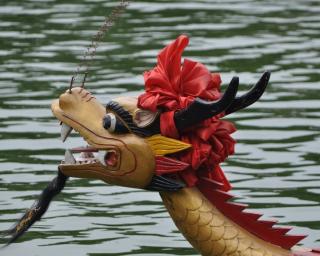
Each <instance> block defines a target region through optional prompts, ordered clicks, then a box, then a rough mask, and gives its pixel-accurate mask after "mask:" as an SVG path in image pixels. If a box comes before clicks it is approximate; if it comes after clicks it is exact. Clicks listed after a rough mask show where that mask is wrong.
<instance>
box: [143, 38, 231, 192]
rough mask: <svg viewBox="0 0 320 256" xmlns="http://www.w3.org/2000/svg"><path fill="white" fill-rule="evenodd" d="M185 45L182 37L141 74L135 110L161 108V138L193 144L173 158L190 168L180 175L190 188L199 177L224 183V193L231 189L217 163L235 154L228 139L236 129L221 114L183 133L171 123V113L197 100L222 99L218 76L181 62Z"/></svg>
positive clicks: (189, 61) (187, 41)
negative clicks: (142, 87) (142, 82)
mask: <svg viewBox="0 0 320 256" xmlns="http://www.w3.org/2000/svg"><path fill="white" fill-rule="evenodd" d="M188 43H189V39H188V37H187V36H185V35H181V36H179V37H178V38H177V39H176V40H175V41H173V42H172V43H171V44H169V45H168V46H166V47H165V48H164V49H163V50H162V51H161V52H160V53H159V55H158V63H157V65H156V67H155V68H154V69H152V70H150V71H147V72H145V73H144V80H145V93H144V94H142V95H140V96H139V98H138V107H139V108H142V109H148V110H151V111H154V112H155V111H157V110H158V109H160V110H161V111H162V114H161V117H160V123H161V125H160V129H161V133H162V135H164V136H167V137H171V138H176V139H180V140H182V141H184V142H187V143H190V144H192V149H190V150H187V151H185V152H181V153H178V154H175V156H174V157H176V158H178V159H179V160H181V161H183V162H186V163H189V164H190V165H191V168H189V169H187V170H185V171H183V172H181V173H180V174H179V175H181V177H182V178H183V179H184V181H185V182H186V183H187V184H188V185H189V186H194V185H195V184H196V182H197V180H198V177H199V175H201V176H205V177H208V178H211V179H214V180H216V181H218V182H221V183H223V184H224V190H226V191H227V190H229V189H230V188H231V186H230V184H229V182H228V180H227V179H226V177H225V176H224V173H223V171H222V170H221V168H220V167H219V163H221V162H223V161H224V160H225V159H226V157H227V156H228V155H230V154H233V153H234V144H235V141H234V140H233V139H232V138H231V136H230V134H231V133H233V132H234V131H235V130H236V129H235V127H234V126H233V124H231V123H229V122H227V121H223V120H220V119H219V118H221V117H222V115H218V116H214V117H212V118H209V119H207V120H205V121H203V122H202V123H200V124H198V125H196V126H193V127H191V128H189V129H186V131H184V132H183V133H182V134H179V133H178V131H177V129H176V127H175V124H174V119H173V116H174V112H175V111H177V110H180V109H183V108H185V107H187V106H188V105H189V104H190V103H191V102H192V101H193V100H194V99H195V98H196V97H199V98H201V99H204V100H207V101H213V100H217V99H219V98H220V96H221V95H220V84H221V78H220V75H219V74H217V73H213V74H211V73H210V72H209V70H208V69H207V68H206V67H205V66H204V65H203V64H201V63H199V62H195V61H192V60H189V59H184V62H183V63H181V56H182V53H183V51H184V49H185V47H186V46H187V45H188Z"/></svg>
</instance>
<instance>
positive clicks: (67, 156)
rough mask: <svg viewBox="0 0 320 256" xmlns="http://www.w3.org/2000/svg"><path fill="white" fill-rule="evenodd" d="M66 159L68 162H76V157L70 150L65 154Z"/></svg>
mask: <svg viewBox="0 0 320 256" xmlns="http://www.w3.org/2000/svg"><path fill="white" fill-rule="evenodd" d="M64 161H65V163H66V164H75V163H76V159H74V157H73V155H72V153H71V151H70V150H68V149H67V150H66V153H65V154H64Z"/></svg>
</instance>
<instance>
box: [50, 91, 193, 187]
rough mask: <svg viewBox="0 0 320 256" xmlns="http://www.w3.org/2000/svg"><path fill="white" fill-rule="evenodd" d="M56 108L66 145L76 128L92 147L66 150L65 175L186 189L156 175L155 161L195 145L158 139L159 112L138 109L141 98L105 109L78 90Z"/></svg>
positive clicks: (123, 100) (112, 103) (115, 102)
mask: <svg viewBox="0 0 320 256" xmlns="http://www.w3.org/2000/svg"><path fill="white" fill-rule="evenodd" d="M51 108H52V112H53V114H54V115H55V116H56V118H57V119H58V120H60V121H61V137H62V140H63V141H65V140H66V139H67V137H68V136H69V134H70V132H71V131H72V130H75V131H77V132H78V133H79V134H80V136H81V137H83V139H84V140H85V141H86V142H87V143H88V145H87V146H84V147H78V148H73V149H70V150H66V154H65V160H64V161H62V163H61V164H60V165H59V170H60V171H61V172H62V173H63V174H64V175H66V176H68V177H79V178H94V179H100V180H103V181H105V182H107V183H109V184H115V185H120V186H125V187H135V188H142V189H150V190H157V191H161V190H177V189H180V188H182V186H183V184H181V183H179V182H174V181H173V180H170V179H165V178H163V177H160V175H156V158H157V156H160V155H164V154H167V153H175V152H178V151H181V150H184V149H186V148H189V147H190V145H189V144H187V143H183V142H181V141H178V140H175V139H171V138H166V137H164V136H161V135H159V130H158V126H159V113H158V112H151V111H148V110H146V111H144V110H141V109H139V108H138V107H137V98H134V97H123V98H117V99H114V100H112V101H110V102H109V103H108V104H107V105H106V106H103V105H102V104H101V103H100V102H99V101H98V100H97V99H96V98H95V97H93V96H92V95H91V94H90V93H89V92H88V91H87V90H85V89H84V88H82V87H75V88H72V89H70V90H67V91H66V92H65V93H63V94H62V95H61V96H60V97H59V99H58V100H55V101H54V102H53V103H52V106H51ZM76 155H79V156H78V157H76Z"/></svg>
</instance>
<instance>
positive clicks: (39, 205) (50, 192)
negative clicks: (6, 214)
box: [3, 170, 68, 245]
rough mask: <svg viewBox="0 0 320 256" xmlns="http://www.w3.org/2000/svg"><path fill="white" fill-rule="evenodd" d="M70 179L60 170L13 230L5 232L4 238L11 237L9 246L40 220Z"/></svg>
mask: <svg viewBox="0 0 320 256" xmlns="http://www.w3.org/2000/svg"><path fill="white" fill-rule="evenodd" d="M67 179H68V177H67V176H65V175H64V174H63V173H62V172H61V171H60V170H58V175H57V177H55V178H54V179H53V180H52V181H51V182H50V183H49V184H48V186H47V187H46V188H45V189H44V190H43V191H42V193H41V195H40V197H39V199H38V200H37V201H36V202H35V203H34V204H33V205H32V206H31V208H30V209H28V210H27V211H26V213H25V214H24V215H23V216H22V218H21V219H20V220H19V221H18V222H17V223H16V224H15V225H14V227H13V228H11V229H10V230H7V231H5V232H3V235H4V236H10V238H9V240H8V242H7V245H9V244H11V243H13V242H15V241H16V240H17V239H18V238H19V237H20V236H22V235H23V234H24V233H25V232H26V231H27V230H28V229H29V228H30V227H31V226H32V225H33V224H34V223H35V222H36V221H38V220H40V219H41V217H42V215H43V214H44V213H45V212H46V211H47V209H48V207H49V205H50V202H51V201H52V199H53V198H54V197H55V196H56V195H58V194H59V193H60V192H61V191H62V189H63V188H64V186H65V183H66V180H67Z"/></svg>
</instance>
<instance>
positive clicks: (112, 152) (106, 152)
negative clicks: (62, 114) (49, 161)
mask: <svg viewBox="0 0 320 256" xmlns="http://www.w3.org/2000/svg"><path fill="white" fill-rule="evenodd" d="M72 130H73V128H72V127H70V126H68V125H66V124H65V123H61V139H62V141H63V142H65V141H66V140H67V138H68V136H69V135H70V133H71V131H72ZM119 162H120V154H119V150H117V149H116V148H110V149H103V150H99V149H97V148H95V147H92V146H90V145H86V146H83V147H76V148H72V149H67V150H66V152H65V159H64V160H62V161H61V165H92V164H95V163H100V164H102V165H104V166H107V167H110V168H114V167H116V166H117V165H118V163H119Z"/></svg>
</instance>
